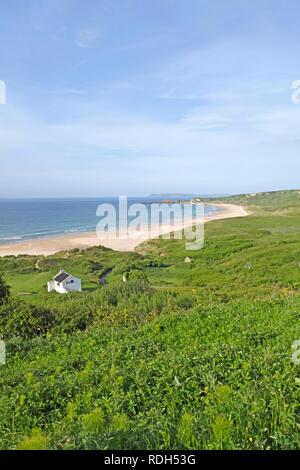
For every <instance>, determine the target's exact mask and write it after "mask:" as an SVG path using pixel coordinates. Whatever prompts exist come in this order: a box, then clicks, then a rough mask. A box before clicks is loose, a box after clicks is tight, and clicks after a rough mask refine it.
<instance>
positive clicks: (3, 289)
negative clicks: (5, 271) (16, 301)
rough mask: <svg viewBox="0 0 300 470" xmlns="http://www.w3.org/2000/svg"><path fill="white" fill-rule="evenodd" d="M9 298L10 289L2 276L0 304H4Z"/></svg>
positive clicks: (0, 281)
mask: <svg viewBox="0 0 300 470" xmlns="http://www.w3.org/2000/svg"><path fill="white" fill-rule="evenodd" d="M8 296H9V287H8V286H7V284H6V283H5V282H4V281H3V279H2V277H1V276H0V303H2V302H3V301H4V300H5V299H6V298H7V297H8Z"/></svg>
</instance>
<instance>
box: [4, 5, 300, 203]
mask: <svg viewBox="0 0 300 470" xmlns="http://www.w3.org/2000/svg"><path fill="white" fill-rule="evenodd" d="M4 3H5V4H4ZM299 14H300V5H299V2H298V0H285V1H283V0H276V1H274V0H252V1H251V2H249V1H248V0H226V1H224V0H151V1H150V0H87V1H85V2H83V1H81V0H27V1H26V2H20V1H19V0H10V1H9V2H2V5H1V29H0V80H4V81H5V83H6V87H7V104H6V105H5V106H4V105H0V165H1V172H0V197H20V196H21V197H23V196H24V197H38V196H46V197H48V196H98V195H99V196H105V195H118V194H128V195H146V194H149V193H160V192H165V193H170V192H182V193H200V194H201V193H202V194H211V193H240V192H254V191H260V190H272V189H285V188H297V187H299V186H300V184H299V175H300V135H299V130H300V105H299V106H295V105H293V104H292V101H291V94H292V90H291V84H292V82H293V81H294V80H297V79H300V54H299V43H300V28H299Z"/></svg>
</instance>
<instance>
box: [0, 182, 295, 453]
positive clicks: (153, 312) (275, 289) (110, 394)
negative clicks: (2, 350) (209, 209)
mask: <svg viewBox="0 0 300 470" xmlns="http://www.w3.org/2000/svg"><path fill="white" fill-rule="evenodd" d="M220 202H232V203H234V202H236V203H240V204H243V205H245V207H246V208H248V210H249V211H251V215H250V216H249V217H247V218H241V219H232V220H219V221H215V222H212V223H209V224H207V226H206V241H205V246H204V248H203V249H202V250H200V251H197V252H189V253H188V256H189V257H191V259H192V263H185V258H186V256H187V253H186V251H185V246H184V242H183V241H181V240H152V241H151V242H148V243H145V244H143V245H142V246H140V247H139V248H138V253H118V252H113V251H111V250H106V249H103V248H101V247H99V248H92V249H89V250H86V251H82V250H73V251H69V252H64V253H60V254H56V255H55V256H52V257H45V258H37V257H17V258H15V257H7V258H3V259H1V260H0V269H1V271H2V272H5V282H6V283H8V284H10V285H11V286H12V295H11V296H8V295H7V293H8V291H7V288H6V287H4V290H2V291H1V289H0V291H1V292H6V293H5V295H3V296H1V305H0V332H1V334H2V335H3V336H4V338H5V339H6V346H7V364H6V365H5V366H2V367H1V375H0V414H1V422H0V448H1V449H11V448H18V449H47V448H50V449H141V448H142V449H143V448H145V449H178V448H184V449H185V448H188V449H190V448H191V449H296V448H299V446H300V440H299V426H300V422H299V399H300V387H299V377H300V369H299V366H298V365H295V364H293V363H292V361H291V354H292V349H291V345H292V343H293V342H294V341H295V340H297V339H299V338H300V322H299V320H300V295H299V294H300V281H299V274H300V267H299V266H300V238H299V232H300V228H299V227H300V204H299V202H300V195H299V193H298V192H297V191H291V192H278V193H269V194H267V195H266V194H258V195H243V196H235V197H233V198H227V199H222V201H220ZM61 268H63V269H66V270H68V271H71V272H72V273H74V275H78V276H79V277H81V278H82V280H83V286H84V291H83V292H82V293H76V294H74V295H66V296H60V295H58V294H55V293H53V294H51V295H50V294H47V292H46V286H45V283H46V281H47V280H48V279H50V278H51V277H52V276H53V274H55V273H56V272H57V271H58V270H59V269H61ZM124 272H128V273H130V275H129V278H128V282H126V283H124V282H123V280H122V275H123V273H124ZM103 273H108V274H107V277H106V283H105V285H102V284H101V283H100V282H99V279H100V278H101V276H102V275H103ZM1 286H5V283H4V284H3V282H2V283H1V281H0V287H1ZM2 289H3V288H2ZM25 293H27V294H29V295H25Z"/></svg>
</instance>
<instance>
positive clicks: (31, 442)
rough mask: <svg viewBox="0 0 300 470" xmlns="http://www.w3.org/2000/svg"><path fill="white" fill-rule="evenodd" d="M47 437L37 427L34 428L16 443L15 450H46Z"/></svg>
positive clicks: (47, 444)
mask: <svg viewBox="0 0 300 470" xmlns="http://www.w3.org/2000/svg"><path fill="white" fill-rule="evenodd" d="M48 448H49V439H48V438H47V437H46V436H45V435H44V434H43V433H42V432H41V430H39V429H34V430H33V431H32V434H31V435H30V436H29V437H25V439H23V440H22V441H21V442H20V443H19V444H18V445H17V450H47V449H48Z"/></svg>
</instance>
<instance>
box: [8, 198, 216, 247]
mask: <svg viewBox="0 0 300 470" xmlns="http://www.w3.org/2000/svg"><path fill="white" fill-rule="evenodd" d="M155 201H157V202H160V201H161V197H157V198H156V197H151V198H147V197H139V198H128V205H130V204H133V203H144V204H147V206H150V203H151V202H155ZM103 203H109V204H113V205H114V207H115V208H116V211H117V213H118V199H117V198H84V199H22V200H21V199H0V244H7V243H13V242H18V241H22V240H30V239H35V238H48V237H51V236H56V235H63V234H67V233H76V232H90V231H94V230H96V225H97V223H98V222H99V221H100V218H99V217H97V216H96V209H97V207H98V205H99V204H103ZM216 211H218V209H217V208H215V207H214V206H210V205H206V206H205V215H208V214H211V213H214V212H216Z"/></svg>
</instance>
